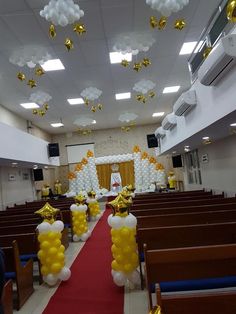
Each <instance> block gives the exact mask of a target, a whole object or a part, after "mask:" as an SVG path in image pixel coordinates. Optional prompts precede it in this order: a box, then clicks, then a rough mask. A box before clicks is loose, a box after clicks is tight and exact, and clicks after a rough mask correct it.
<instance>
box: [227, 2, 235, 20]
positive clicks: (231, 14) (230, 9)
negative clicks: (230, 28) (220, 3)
mask: <svg viewBox="0 0 236 314" xmlns="http://www.w3.org/2000/svg"><path fill="white" fill-rule="evenodd" d="M226 14H227V18H228V20H229V21H230V22H232V23H236V0H230V1H229V2H228V4H227V9H226Z"/></svg>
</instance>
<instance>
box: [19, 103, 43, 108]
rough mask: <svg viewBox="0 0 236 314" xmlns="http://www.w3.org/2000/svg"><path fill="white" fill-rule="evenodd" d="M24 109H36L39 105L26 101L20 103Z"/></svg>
mask: <svg viewBox="0 0 236 314" xmlns="http://www.w3.org/2000/svg"><path fill="white" fill-rule="evenodd" d="M20 105H21V106H22V107H23V108H25V109H36V108H39V105H37V104H36V103H35V102H26V103H23V104H20Z"/></svg>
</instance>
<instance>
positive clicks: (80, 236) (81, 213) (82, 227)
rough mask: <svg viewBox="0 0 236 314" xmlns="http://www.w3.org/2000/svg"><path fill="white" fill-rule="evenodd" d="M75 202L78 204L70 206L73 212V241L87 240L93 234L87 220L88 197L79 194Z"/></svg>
mask: <svg viewBox="0 0 236 314" xmlns="http://www.w3.org/2000/svg"><path fill="white" fill-rule="evenodd" d="M75 202H76V204H72V205H71V206H70V210H71V214H72V229H73V241H75V242H77V241H80V240H81V241H84V242H85V241H87V239H88V238H89V237H90V235H91V232H90V231H89V229H88V222H87V208H88V206H87V205H86V204H85V202H86V197H84V195H82V194H79V195H77V196H75Z"/></svg>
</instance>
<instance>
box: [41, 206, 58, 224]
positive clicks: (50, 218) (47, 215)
mask: <svg viewBox="0 0 236 314" xmlns="http://www.w3.org/2000/svg"><path fill="white" fill-rule="evenodd" d="M58 212H59V209H57V208H54V207H52V206H51V205H50V204H49V203H48V202H47V203H46V204H45V205H44V206H43V207H42V208H41V209H39V210H37V211H36V212H35V214H38V215H40V216H41V217H42V218H43V221H45V222H49V223H51V224H52V223H53V222H54V221H55V219H56V215H57V213H58Z"/></svg>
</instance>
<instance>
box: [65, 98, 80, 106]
mask: <svg viewBox="0 0 236 314" xmlns="http://www.w3.org/2000/svg"><path fill="white" fill-rule="evenodd" d="M67 101H68V103H69V104H70V105H82V104H84V100H83V98H70V99H67Z"/></svg>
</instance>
